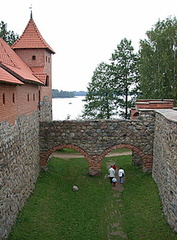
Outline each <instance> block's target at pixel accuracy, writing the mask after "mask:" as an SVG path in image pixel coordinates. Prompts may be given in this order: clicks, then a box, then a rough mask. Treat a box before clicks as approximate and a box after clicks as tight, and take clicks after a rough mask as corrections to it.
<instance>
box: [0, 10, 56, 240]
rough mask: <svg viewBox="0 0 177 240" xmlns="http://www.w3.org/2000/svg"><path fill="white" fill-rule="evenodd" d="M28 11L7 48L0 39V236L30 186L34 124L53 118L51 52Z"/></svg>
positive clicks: (35, 168) (35, 152)
mask: <svg viewBox="0 0 177 240" xmlns="http://www.w3.org/2000/svg"><path fill="white" fill-rule="evenodd" d="M54 53H55V52H54V51H53V49H52V48H51V47H50V46H49V44H48V43H47V42H46V41H45V40H44V38H43V37H42V35H41V33H40V32H39V30H38V28H37V26H36V24H35V22H34V20H33V17H32V13H31V16H30V20H29V22H28V24H27V26H26V28H25V30H24V32H23V34H22V35H21V37H20V38H19V39H18V40H17V41H16V42H15V43H14V44H13V45H12V47H10V46H9V45H8V44H7V43H6V42H4V41H3V39H1V38H0V191H1V193H0V203H1V208H0V216H1V217H0V239H6V237H7V236H8V234H9V232H10V231H11V227H12V226H13V224H14V223H15V219H16V217H17V214H18V212H19V211H20V210H21V209H22V208H23V206H24V203H25V201H26V199H27V198H28V197H29V195H30V193H31V192H32V191H33V189H34V187H35V182H36V179H37V177H38V173H39V171H40V166H39V161H40V159H39V151H40V150H39V123H40V122H41V121H52V91H51V89H52V71H51V70H52V55H53V54H54Z"/></svg>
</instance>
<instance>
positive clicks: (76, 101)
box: [52, 96, 85, 120]
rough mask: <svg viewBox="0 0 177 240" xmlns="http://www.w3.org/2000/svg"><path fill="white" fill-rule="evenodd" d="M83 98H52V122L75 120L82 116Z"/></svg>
mask: <svg viewBox="0 0 177 240" xmlns="http://www.w3.org/2000/svg"><path fill="white" fill-rule="evenodd" d="M84 98H85V96H78V97H74V98H53V99H52V111H53V120H66V119H69V120H76V119H78V118H79V115H82V110H83V108H84V104H85V102H83V101H82V100H83V99H84Z"/></svg>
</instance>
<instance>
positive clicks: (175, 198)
mask: <svg viewBox="0 0 177 240" xmlns="http://www.w3.org/2000/svg"><path fill="white" fill-rule="evenodd" d="M153 151H154V155H153V172H152V174H153V178H154V179H155V182H156V183H157V186H158V190H159V195H160V198H161V200H162V205H163V210H164V213H165V216H166V218H167V221H168V223H169V225H170V226H171V227H172V229H174V231H175V232H177V221H176V220H177V112H176V111H173V110H157V111H156V123H155V136H154V150H153Z"/></svg>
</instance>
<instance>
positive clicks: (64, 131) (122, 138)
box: [40, 111, 154, 175]
mask: <svg viewBox="0 0 177 240" xmlns="http://www.w3.org/2000/svg"><path fill="white" fill-rule="evenodd" d="M153 134H154V113H152V112H148V111H146V112H143V113H142V114H141V115H140V119H139V120H95V121H90V120H88V121H86V120H85V121H53V122H50V123H47V122H42V123H41V124H40V152H41V165H42V166H46V165H47V160H48V158H49V156H50V154H51V153H52V152H54V151H56V150H57V149H59V148H60V147H63V146H72V148H75V149H76V147H77V148H78V150H79V151H80V152H81V153H82V154H83V155H84V156H85V158H86V159H87V161H88V164H89V173H90V175H96V174H99V173H100V164H101V161H102V160H103V158H104V157H105V155H106V154H107V153H108V152H110V151H112V150H113V149H116V148H119V147H120V146H124V147H128V148H130V149H132V151H135V152H137V153H138V154H139V156H140V157H141V159H142V161H143V164H142V165H143V170H144V171H149V170H151V169H152V154H153V152H152V149H153V138H154V136H153Z"/></svg>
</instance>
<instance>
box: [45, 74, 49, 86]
mask: <svg viewBox="0 0 177 240" xmlns="http://www.w3.org/2000/svg"><path fill="white" fill-rule="evenodd" d="M45 86H46V87H48V86H49V76H47V77H46V81H45Z"/></svg>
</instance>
